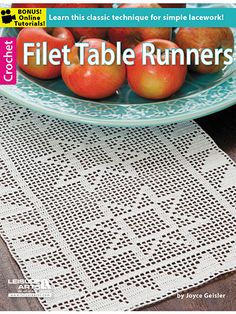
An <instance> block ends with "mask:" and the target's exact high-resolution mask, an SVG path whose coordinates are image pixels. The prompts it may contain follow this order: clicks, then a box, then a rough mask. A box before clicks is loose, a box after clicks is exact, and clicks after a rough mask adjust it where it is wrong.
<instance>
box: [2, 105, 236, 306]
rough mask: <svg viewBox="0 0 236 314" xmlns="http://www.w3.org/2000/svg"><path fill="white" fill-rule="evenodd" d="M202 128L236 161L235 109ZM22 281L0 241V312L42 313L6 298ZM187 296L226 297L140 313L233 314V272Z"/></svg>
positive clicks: (27, 302)
mask: <svg viewBox="0 0 236 314" xmlns="http://www.w3.org/2000/svg"><path fill="white" fill-rule="evenodd" d="M197 122H198V123H199V124H200V125H201V127H202V128H203V129H204V130H205V131H206V132H207V133H208V134H209V135H210V136H211V137H212V138H213V139H214V140H215V142H216V143H217V144H218V146H219V147H220V148H221V149H223V150H224V151H225V152H226V153H227V154H228V155H229V156H230V157H231V158H232V159H233V160H235V161H236V107H231V108H229V109H227V110H224V111H221V112H219V113H217V114H214V115H211V116H209V117H205V118H201V119H199V120H197ZM15 278H23V276H22V273H21V271H20V269H19V267H18V265H17V264H16V262H15V261H14V259H13V258H12V257H11V255H10V254H9V251H8V249H7V247H6V245H5V243H4V242H3V241H2V240H1V238H0V310H8V311H10V310H13V311H14V310H19V311H20V310H25V311H27V310H32V311H38V310H42V307H41V306H40V304H39V302H38V300H37V299H35V298H8V297H7V294H8V292H9V287H8V283H7V281H8V279H15ZM189 293H191V294H195V295H197V294H198V295H199V294H202V295H204V294H205V293H208V294H209V293H221V294H225V297H224V298H223V299H211V298H204V297H203V298H201V299H195V300H192V299H189V298H186V296H187V294H186V292H185V294H184V296H183V299H182V300H180V299H179V298H177V296H174V297H171V298H169V299H167V300H164V301H162V302H158V303H156V304H153V305H151V306H147V307H145V308H143V309H145V310H148V311H160V310H163V311H169V310H175V311H177V310H179V311H181V310H182V311H184V310H195V311H203V310H209V311H211V310H215V311H217V310H224V311H233V310H236V272H232V273H229V274H226V275H223V276H220V277H218V278H216V279H214V280H212V281H211V282H209V283H207V284H205V285H203V286H201V287H198V288H195V289H192V290H191V291H190V292H189Z"/></svg>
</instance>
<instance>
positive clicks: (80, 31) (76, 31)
mask: <svg viewBox="0 0 236 314" xmlns="http://www.w3.org/2000/svg"><path fill="white" fill-rule="evenodd" d="M69 30H70V31H71V33H72V34H73V35H74V37H75V40H76V41H81V39H82V40H83V39H85V38H101V39H106V38H107V31H108V29H107V28H103V27H97V28H96V27H70V28H69Z"/></svg>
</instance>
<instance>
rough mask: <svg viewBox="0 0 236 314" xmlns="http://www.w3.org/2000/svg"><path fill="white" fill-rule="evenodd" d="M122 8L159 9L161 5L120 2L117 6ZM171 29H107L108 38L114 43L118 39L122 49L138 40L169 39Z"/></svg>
mask: <svg viewBox="0 0 236 314" xmlns="http://www.w3.org/2000/svg"><path fill="white" fill-rule="evenodd" d="M119 8H122V9H126V8H127V9H128V8H152V9H153V8H156V9H160V8H161V6H160V5H159V4H156V3H130V4H122V5H120V6H119ZM171 34H172V29H171V28H166V27H161V28H158V27H157V28H138V27H137V28H110V29H109V31H108V37H109V40H110V41H111V42H112V43H113V44H116V43H117V42H118V41H120V42H121V43H122V49H123V50H124V49H126V48H134V47H135V46H137V45H138V44H139V43H140V42H142V41H144V40H147V39H153V38H159V39H167V40H169V39H171Z"/></svg>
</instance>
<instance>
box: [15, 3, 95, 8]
mask: <svg viewBox="0 0 236 314" xmlns="http://www.w3.org/2000/svg"><path fill="white" fill-rule="evenodd" d="M12 8H99V4H96V3H13V4H12Z"/></svg>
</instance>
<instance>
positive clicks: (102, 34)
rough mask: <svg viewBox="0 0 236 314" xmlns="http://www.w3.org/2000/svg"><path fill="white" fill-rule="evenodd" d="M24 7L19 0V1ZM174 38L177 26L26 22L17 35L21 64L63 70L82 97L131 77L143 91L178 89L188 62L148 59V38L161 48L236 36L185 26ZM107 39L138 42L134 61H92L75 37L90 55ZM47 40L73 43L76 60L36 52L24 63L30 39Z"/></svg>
mask: <svg viewBox="0 0 236 314" xmlns="http://www.w3.org/2000/svg"><path fill="white" fill-rule="evenodd" d="M20 6H21V7H40V6H41V7H42V6H43V7H45V6H46V5H45V4H44V5H42V4H41V5H39V4H21V5H20ZM104 6H106V7H110V6H111V5H104V4H103V5H99V4H47V7H77V8H78V7H83V8H84V7H87V8H89V7H93V8H94V7H104ZM162 6H163V7H176V6H179V7H184V6H185V5H184V4H178V5H177V4H165V5H162ZM15 7H19V4H17V5H15ZM119 7H121V8H137V7H142V8H153V7H154V8H157V9H160V8H161V6H160V5H158V4H122V5H120V6H119ZM171 39H172V29H171V28H110V29H105V28H69V29H67V28H54V29H40V28H25V29H22V30H21V31H20V33H19V34H18V38H17V49H18V65H19V67H20V68H21V69H22V70H23V71H25V72H26V73H28V74H30V75H32V76H34V77H37V78H40V79H54V78H57V77H59V76H60V75H61V76H62V78H63V80H64V82H65V84H66V85H67V87H68V88H69V89H70V90H71V91H72V92H74V93H75V94H77V95H78V96H80V97H85V98H90V99H101V98H105V97H108V96H111V95H112V94H114V93H116V91H117V90H118V89H119V88H120V87H121V85H123V84H124V82H125V81H126V80H127V81H128V84H129V86H130V88H131V89H132V90H133V91H134V92H135V93H136V94H138V95H139V96H141V97H145V98H149V99H165V98H168V97H170V96H171V95H173V94H174V93H176V92H177V91H178V90H179V89H180V88H181V87H182V85H183V84H184V81H185V78H186V74H187V66H186V65H181V64H180V59H178V58H177V62H176V64H175V65H171V64H170V65H159V64H156V65H152V64H151V63H150V62H149V63H147V64H146V65H143V64H142V42H143V41H148V42H152V43H153V44H154V45H155V46H156V47H157V48H161V49H165V48H178V47H180V48H182V49H183V50H186V49H187V48H196V49H198V50H199V51H201V50H202V49H204V48H211V49H216V48H219V47H222V48H224V49H226V48H233V45H234V38H233V34H232V31H231V30H230V29H229V28H180V29H179V30H178V31H177V34H176V37H175V42H173V41H171ZM104 40H105V41H106V46H107V48H111V49H113V50H114V51H116V46H115V45H116V43H117V42H121V44H122V48H123V50H124V49H126V48H133V49H134V51H135V61H134V65H130V66H127V65H125V64H121V65H117V64H116V62H114V63H113V64H112V65H90V64H88V62H86V61H85V64H84V65H81V64H80V62H79V54H78V48H77V47H75V46H74V43H75V41H86V42H88V43H89V48H88V49H87V48H86V50H85V60H87V58H86V57H87V56H88V55H89V49H90V48H96V49H97V50H98V51H99V52H100V51H101V44H102V42H103V41H104ZM45 41H46V42H47V44H48V50H49V51H50V50H51V49H53V48H58V49H62V47H63V46H64V45H67V46H68V47H69V48H71V52H70V53H69V61H70V65H65V64H63V63H62V62H61V64H60V65H57V66H55V65H51V64H48V65H40V66H39V65H36V64H35V58H34V57H31V58H30V62H29V64H28V65H24V64H23V59H24V56H23V46H24V43H25V42H35V43H36V42H39V43H42V42H45ZM189 68H190V70H193V71H196V72H199V73H213V72H217V71H220V70H221V69H222V68H223V62H221V64H220V65H218V66H216V65H214V64H213V65H212V66H205V65H203V64H199V65H195V64H194V60H192V65H191V66H190V67H189Z"/></svg>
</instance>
